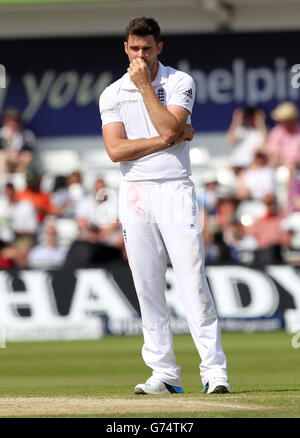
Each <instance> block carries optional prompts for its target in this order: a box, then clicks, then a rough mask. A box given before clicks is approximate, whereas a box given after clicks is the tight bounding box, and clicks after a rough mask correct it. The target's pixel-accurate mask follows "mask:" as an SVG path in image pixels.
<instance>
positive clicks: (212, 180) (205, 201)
mask: <svg viewBox="0 0 300 438" xmlns="http://www.w3.org/2000/svg"><path fill="white" fill-rule="evenodd" d="M203 183H204V190H201V191H199V192H198V193H197V203H198V207H199V209H203V208H204V209H205V210H206V212H207V213H208V214H209V215H215V214H216V213H217V203H218V186H219V185H218V179H217V175H216V173H215V172H214V171H207V172H206V174H205V175H204V181H203Z"/></svg>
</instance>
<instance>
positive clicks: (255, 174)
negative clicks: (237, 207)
mask: <svg viewBox="0 0 300 438" xmlns="http://www.w3.org/2000/svg"><path fill="white" fill-rule="evenodd" d="M275 189H276V186H275V175H274V170H273V168H272V167H271V166H270V165H269V164H268V157H267V154H266V153H265V152H264V151H263V150H258V151H256V152H255V154H254V160H253V163H252V164H251V166H250V167H249V168H248V169H246V170H243V171H242V172H241V173H240V174H239V176H238V180H237V187H236V196H237V198H238V199H240V200H243V199H262V198H263V197H264V196H266V195H267V194H274V193H275Z"/></svg>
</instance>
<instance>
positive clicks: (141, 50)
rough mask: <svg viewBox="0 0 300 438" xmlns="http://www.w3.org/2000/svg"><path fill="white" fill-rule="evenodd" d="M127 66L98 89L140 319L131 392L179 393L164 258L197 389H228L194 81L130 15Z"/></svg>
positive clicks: (148, 25) (152, 28)
mask: <svg viewBox="0 0 300 438" xmlns="http://www.w3.org/2000/svg"><path fill="white" fill-rule="evenodd" d="M124 49H125V52H126V54H127V55H128V59H129V67H128V69H127V73H126V74H124V76H122V77H121V78H120V79H119V80H117V81H116V82H114V83H112V84H111V85H110V86H108V87H107V88H106V89H105V90H104V91H103V93H102V94H101V96H100V113H101V119H102V132H103V138H104V142H105V147H106V149H107V152H108V155H109V156H110V158H111V160H112V161H113V162H120V170H121V177H122V183H121V187H120V198H119V215H120V221H121V223H122V227H123V235H124V241H125V246H126V252H127V255H128V261H129V265H130V268H131V271H132V276H133V280H134V285H135V288H136V292H137V296H138V300H139V305H140V310H141V317H142V325H143V335H144V345H143V348H142V356H143V359H144V361H145V363H146V364H147V365H148V366H149V367H150V368H151V369H152V375H151V377H150V378H149V379H148V380H147V381H146V382H145V383H141V384H138V385H137V386H136V387H135V388H134V393H135V394H171V393H177V394H180V393H183V392H184V391H183V388H182V382H181V379H180V367H179V366H178V365H177V364H176V358H175V355H174V351H173V337H172V333H171V329H170V320H169V314H168V308H167V304H166V298H165V283H166V279H165V274H166V269H167V263H168V257H169V260H170V261H171V263H172V266H173V269H174V272H175V275H176V280H177V284H178V288H179V291H180V297H181V302H182V305H183V308H184V312H185V315H186V318H187V322H188V325H189V328H190V331H191V335H192V337H193V340H194V343H195V345H196V348H197V350H198V352H199V355H200V358H201V364H200V376H201V380H202V384H203V386H204V390H203V391H204V393H228V392H231V389H230V385H229V382H228V378H227V364H226V357H225V354H224V351H223V349H222V345H221V340H220V336H221V334H220V326H219V322H218V319H217V315H216V310H215V306H214V302H213V299H212V295H211V292H210V290H209V287H208V284H207V281H206V277H205V271H204V251H203V240H202V234H201V227H200V224H199V219H198V213H197V207H196V198H195V189H194V185H193V182H192V181H191V179H190V178H189V176H190V175H191V169H190V160H189V141H191V140H192V139H193V135H194V129H193V127H192V126H191V124H190V119H191V112H192V107H193V103H194V99H195V84H194V81H193V79H192V78H191V77H190V76H189V75H188V74H186V73H184V72H181V71H178V70H175V69H174V68H171V67H166V66H164V65H163V64H161V63H160V62H159V61H158V56H159V54H160V53H161V51H162V49H163V42H162V41H161V35H160V27H159V25H158V23H157V22H156V21H155V20H154V19H152V18H145V17H140V18H135V19H133V20H132V21H131V22H130V23H129V25H128V26H127V28H126V35H125V42H124Z"/></svg>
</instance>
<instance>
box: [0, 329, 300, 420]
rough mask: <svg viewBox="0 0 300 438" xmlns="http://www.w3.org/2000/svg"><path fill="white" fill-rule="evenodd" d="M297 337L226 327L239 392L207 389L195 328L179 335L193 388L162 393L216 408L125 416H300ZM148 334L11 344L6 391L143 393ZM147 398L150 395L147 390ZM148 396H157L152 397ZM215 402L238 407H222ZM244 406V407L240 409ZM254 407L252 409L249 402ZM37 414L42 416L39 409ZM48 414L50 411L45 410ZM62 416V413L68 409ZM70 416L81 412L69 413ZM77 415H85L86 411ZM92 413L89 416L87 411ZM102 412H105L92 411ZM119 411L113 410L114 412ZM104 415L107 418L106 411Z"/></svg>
mask: <svg viewBox="0 0 300 438" xmlns="http://www.w3.org/2000/svg"><path fill="white" fill-rule="evenodd" d="M291 339H292V336H291V335H290V334H287V333H286V332H284V331H279V332H272V333H252V334H250V333H249V334H245V333H224V334H223V335H222V343H223V347H224V350H225V352H226V355H227V359H228V373H229V378H230V383H231V385H232V388H233V393H232V394H229V395H222V396H219V395H204V394H202V392H201V391H202V385H201V382H200V377H199V358H198V355H197V352H196V349H195V346H194V344H193V342H192V339H191V337H190V336H188V335H181V336H175V337H174V345H175V353H176V357H177V363H178V365H180V366H181V377H182V380H183V383H184V389H185V394H184V395H182V396H176V395H175V396H161V397H164V398H165V399H166V403H168V402H169V399H172V397H177V398H178V397H183V398H186V400H188V399H189V398H190V397H194V398H195V397H196V398H197V400H200V401H203V402H205V403H208V404H210V405H212V406H211V409H210V410H209V411H204V412H201V411H193V410H192V409H191V411H190V412H188V413H186V412H181V411H180V410H179V411H176V412H172V413H169V412H162V411H161V409H158V410H157V412H154V413H153V412H152V413H151V415H149V413H147V412H146V410H145V412H142V413H141V412H139V413H136V412H130V411H128V412H126V413H124V412H123V413H119V414H118V412H116V413H115V416H116V415H119V417H121V416H123V417H170V418H171V417H176V418H179V417H273V418H274V417H296V418H299V417H300V377H299V375H300V373H299V370H300V349H294V348H292V346H291ZM141 347H142V338H141V337H104V338H102V339H100V340H99V341H73V342H71V341H64V342H35V343H34V342H30V343H27V342H24V343H8V345H7V348H6V349H0V407H1V397H24V396H25V397H54V396H56V397H61V396H67V397H100V398H102V397H110V398H111V399H114V398H123V399H124V398H126V399H128V400H132V399H136V398H138V397H137V396H134V395H133V394H132V390H133V387H134V385H135V384H137V383H140V382H143V381H144V380H145V379H146V378H147V377H149V375H150V371H149V369H148V368H147V367H146V366H145V365H144V363H143V361H142V358H141V354H140V350H141ZM142 397H143V396H142ZM145 397H146V398H147V399H151V398H153V400H154V402H155V400H156V397H152V396H145ZM214 403H216V406H218V403H225V404H226V403H227V404H232V405H234V406H235V405H236V406H237V409H234V406H233V408H231V409H229V410H228V409H224V410H222V408H221V407H220V406H219V407H218V409H214V406H213V405H214ZM239 406H240V407H242V408H243V407H244V409H242V408H241V409H240V408H239ZM248 406H250V407H251V406H253V409H249V410H247V409H246V407H248ZM32 416H34V415H32ZM43 416H47V415H43ZM58 416H59V415H58ZM60 416H62V415H60ZM63 416H74V415H73V414H72V415H67V414H66V415H63ZM75 416H81V415H80V413H78V414H76V415H75ZM82 416H85V415H82ZM88 416H100V415H96V414H95V415H88ZM107 416H112V415H107ZM101 417H105V414H104V415H101Z"/></svg>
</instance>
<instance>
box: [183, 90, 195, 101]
mask: <svg viewBox="0 0 300 438" xmlns="http://www.w3.org/2000/svg"><path fill="white" fill-rule="evenodd" d="M183 94H184V95H185V101H186V102H189V101H190V100H191V99H192V98H193V90H192V89H191V88H190V89H189V90H186V91H185V92H184V93H183Z"/></svg>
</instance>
